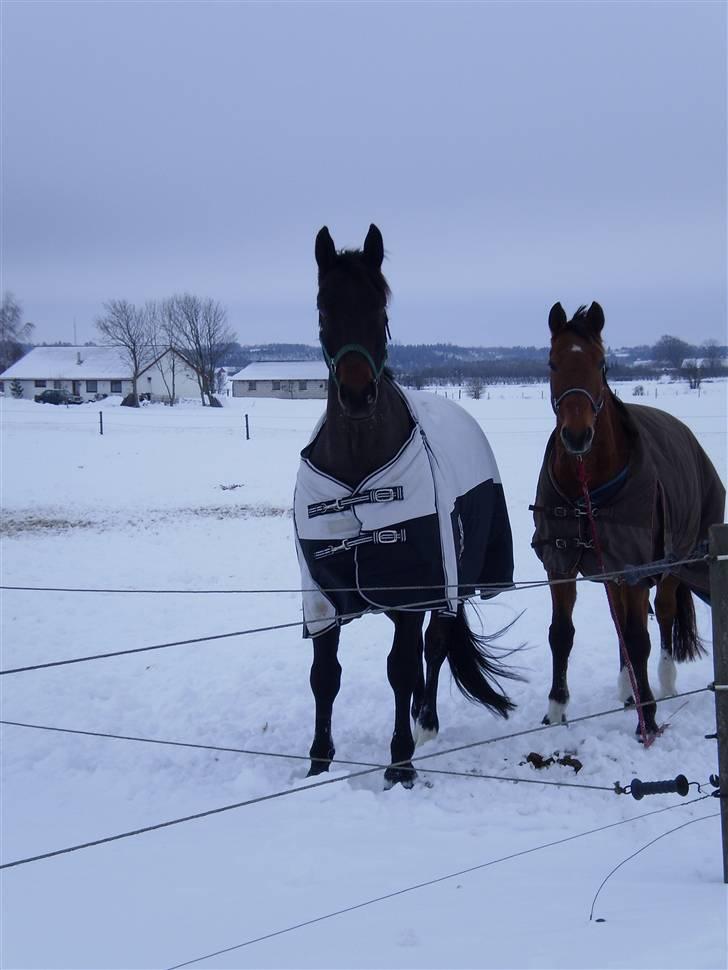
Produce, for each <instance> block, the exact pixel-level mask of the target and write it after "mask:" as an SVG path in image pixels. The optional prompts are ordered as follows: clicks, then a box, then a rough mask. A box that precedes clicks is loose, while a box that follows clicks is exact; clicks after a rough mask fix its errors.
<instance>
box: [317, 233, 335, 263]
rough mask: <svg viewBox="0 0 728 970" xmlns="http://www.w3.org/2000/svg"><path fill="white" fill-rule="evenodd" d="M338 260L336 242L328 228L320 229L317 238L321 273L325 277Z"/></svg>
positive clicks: (318, 261)
mask: <svg viewBox="0 0 728 970" xmlns="http://www.w3.org/2000/svg"><path fill="white" fill-rule="evenodd" d="M335 259H336V246H334V240H333V239H332V238H331V236H330V235H329V230H328V227H327V226H324V227H323V228H322V229H319V232H318V235H317V236H316V264H317V265H318V268H319V273H320V274H321V275H323V274H324V273H325V272H327V270H330V269H331V267H332V266H333V264H334V260H335Z"/></svg>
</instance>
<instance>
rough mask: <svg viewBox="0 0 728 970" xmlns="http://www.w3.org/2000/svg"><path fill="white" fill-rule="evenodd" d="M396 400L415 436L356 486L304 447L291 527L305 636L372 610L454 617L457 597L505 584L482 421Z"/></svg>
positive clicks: (410, 394) (502, 507) (509, 549)
mask: <svg viewBox="0 0 728 970" xmlns="http://www.w3.org/2000/svg"><path fill="white" fill-rule="evenodd" d="M395 386H396V387H397V390H398V391H399V393H400V394H401V395H402V398H403V399H404V401H405V403H406V405H407V407H408V408H409V411H410V415H411V418H412V425H413V427H412V431H411V433H410V435H409V438H408V439H407V440H406V441H405V443H404V444H403V445H402V447H401V448H400V449H399V451H398V452H397V454H396V455H395V456H394V457H393V458H392V459H391V460H390V461H389V462H387V464H386V465H384V466H383V467H381V468H379V469H377V470H376V471H375V472H373V473H372V474H371V475H369V476H368V477H367V478H366V479H364V481H362V482H360V483H359V484H358V485H357V486H356V487H355V488H351V487H350V486H348V485H345V484H344V483H343V482H340V481H338V480H337V479H335V478H332V477H331V476H330V475H327V474H325V473H324V472H322V471H320V470H319V469H318V468H316V467H315V466H314V465H313V463H312V462H311V460H310V457H309V455H310V453H311V448H312V445H313V442H314V441H315V440H316V436H317V434H318V433H319V431H320V430H321V428H322V427H323V423H324V420H325V416H324V418H322V419H321V421H319V423H318V425H317V427H316V429H315V431H314V433H313V436H312V438H311V441H310V442H309V444H308V446H307V447H306V448H304V450H303V451H302V452H301V464H300V466H299V470H298V477H297V480H296V492H295V498H294V522H295V530H296V550H297V553H298V560H299V564H300V567H301V585H302V588H303V590H304V593H303V616H304V636H305V637H314V636H319V635H320V634H322V633H324V632H326V631H327V630H329V629H331V628H332V627H333V626H335V625H337V624H340V623H345V622H347V621H348V619H351V618H352V615H356V614H360V613H362V612H365V611H367V610H368V609H378V610H406V609H409V610H422V611H425V610H428V609H436V610H440V611H442V612H445V613H451V614H454V613H455V612H456V610H457V608H458V602H459V598H462V597H468V596H473V595H474V594H475V593H476V591H479V592H480V594H481V596H482V597H484V598H485V597H490V596H494V595H495V594H496V593H497V592H499V591H500V589H503V588H507V587H508V586H510V585H512V581H513V543H512V538H511V528H510V523H509V520H508V512H507V510H506V504H505V498H504V495H503V486H502V484H501V479H500V475H499V474H498V466H497V465H496V461H495V458H494V456H493V452H492V450H491V448H490V445H489V444H488V440H487V438H486V437H485V435H484V434H483V431H482V430H481V428H480V426H479V425H478V423H477V422H476V421H475V419H474V418H472V417H471V416H470V415H469V414H468V413H467V412H466V411H464V410H463V409H462V408H461V407H459V406H458V405H457V404H455V403H454V402H452V401H448V400H447V399H445V398H442V397H438V396H436V395H434V394H427V393H422V392H416V391H405V390H404V389H403V388H401V387H399V385H395Z"/></svg>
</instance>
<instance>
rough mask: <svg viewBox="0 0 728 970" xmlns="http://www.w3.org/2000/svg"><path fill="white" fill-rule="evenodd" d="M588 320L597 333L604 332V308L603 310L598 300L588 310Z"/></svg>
mask: <svg viewBox="0 0 728 970" xmlns="http://www.w3.org/2000/svg"><path fill="white" fill-rule="evenodd" d="M586 322H587V323H588V324H589V326H590V327H591V328H592V330H594V331H596V333H601V332H602V327H603V326H604V310H602V308H601V307H600V306H599V304H598V303H597V302H596V301H595V302H594V303H592V305H591V306H590V307H589V309H588V310H587V311H586Z"/></svg>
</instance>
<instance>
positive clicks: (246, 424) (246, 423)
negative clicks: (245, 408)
mask: <svg viewBox="0 0 728 970" xmlns="http://www.w3.org/2000/svg"><path fill="white" fill-rule="evenodd" d="M245 440H246V441H250V425H249V424H248V415H247V414H246V415H245Z"/></svg>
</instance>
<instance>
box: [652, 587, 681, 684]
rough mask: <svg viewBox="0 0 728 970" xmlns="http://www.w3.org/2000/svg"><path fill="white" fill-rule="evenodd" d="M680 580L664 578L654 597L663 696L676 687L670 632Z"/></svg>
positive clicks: (658, 670)
mask: <svg viewBox="0 0 728 970" xmlns="http://www.w3.org/2000/svg"><path fill="white" fill-rule="evenodd" d="M679 582H680V580H679V579H678V578H677V577H676V576H665V578H664V579H661V580H660V581H659V582H658V584H657V593H656V595H655V615H656V616H657V623H658V625H659V627H660V663H659V665H658V667H657V673H658V676H659V678H660V690H661V691H662V694H663V696H665V697H668V696H669V695H670V694H674V693H675V690H676V685H677V671H676V668H675V657H674V655H673V649H672V631H673V627H674V624H675V614H676V612H677V587H678V585H679Z"/></svg>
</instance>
